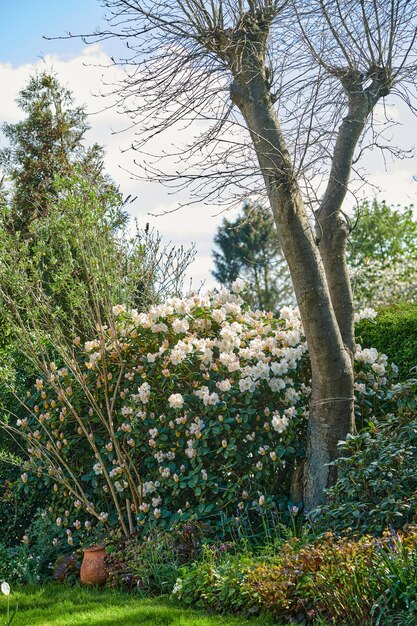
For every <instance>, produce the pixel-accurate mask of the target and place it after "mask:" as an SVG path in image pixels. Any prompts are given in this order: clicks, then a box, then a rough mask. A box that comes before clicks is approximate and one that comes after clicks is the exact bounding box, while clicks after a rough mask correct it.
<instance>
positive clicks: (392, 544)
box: [374, 528, 417, 626]
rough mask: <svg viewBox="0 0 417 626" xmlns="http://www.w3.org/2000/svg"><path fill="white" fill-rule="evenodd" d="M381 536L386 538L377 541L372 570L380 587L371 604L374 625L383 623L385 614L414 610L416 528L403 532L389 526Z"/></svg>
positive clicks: (416, 595)
mask: <svg viewBox="0 0 417 626" xmlns="http://www.w3.org/2000/svg"><path fill="white" fill-rule="evenodd" d="M385 537H386V539H387V541H385V542H383V543H380V542H378V543H377V559H378V561H379V566H378V567H377V568H376V570H375V571H376V578H377V581H378V586H379V588H380V589H381V596H380V598H379V600H378V603H377V605H376V606H375V607H374V613H375V615H376V624H377V626H378V625H379V624H385V620H386V616H387V615H390V614H392V613H393V612H394V613H397V612H398V613H399V614H400V615H402V616H405V615H408V616H411V615H414V616H416V614H417V531H416V530H415V529H414V530H413V531H410V532H409V533H407V535H406V536H404V535H402V534H399V533H397V532H396V531H395V530H394V529H393V528H391V529H389V532H388V533H386V535H385ZM410 619H411V617H410ZM410 623H411V622H410ZM414 623H415V622H414Z"/></svg>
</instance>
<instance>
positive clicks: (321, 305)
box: [231, 59, 354, 510]
mask: <svg viewBox="0 0 417 626" xmlns="http://www.w3.org/2000/svg"><path fill="white" fill-rule="evenodd" d="M242 67H246V68H247V67H251V64H250V62H248V59H245V63H242ZM252 68H253V71H252V72H249V73H246V74H245V73H244V72H242V71H240V72H236V73H235V80H234V83H233V84H232V86H231V97H232V100H233V102H234V103H235V104H236V105H237V106H238V107H239V109H240V111H241V112H242V115H243V116H244V118H245V121H246V124H247V127H248V129H249V131H250V133H251V136H252V140H253V143H254V147H255V150H256V154H257V157H258V161H259V165H260V169H261V171H262V173H263V176H264V179H265V185H266V189H267V192H268V196H269V200H270V205H271V208H272V212H273V215H274V218H275V222H276V225H277V230H278V236H279V240H280V243H281V246H282V250H283V253H284V256H285V258H286V260H287V263H288V266H289V269H290V273H291V277H292V280H293V284H294V289H295V293H296V298H297V303H298V306H299V309H300V314H301V318H302V321H303V325H304V330H305V334H306V339H307V343H308V347H309V353H310V358H311V365H312V372H313V376H312V401H311V408H310V420H309V429H308V449H307V458H306V464H305V492H304V502H305V507H306V509H307V510H311V509H313V508H315V507H316V506H317V505H318V504H320V503H322V502H323V501H324V498H325V495H324V489H325V488H326V487H329V486H331V485H332V484H333V482H334V479H335V473H334V470H333V469H332V468H330V467H329V466H328V465H327V464H328V463H329V462H331V461H333V460H334V459H335V458H336V457H337V442H338V440H340V439H343V438H345V437H346V435H347V433H348V432H350V431H351V430H352V429H353V424H354V413H353V367H352V360H351V356H350V353H349V349H348V348H347V347H346V346H345V343H344V341H343V339H342V335H341V332H340V330H339V325H338V321H337V318H336V315H335V311H334V308H333V305H332V301H331V296H330V293H329V289H328V285H327V280H326V275H325V269H324V266H323V262H322V259H321V257H320V253H319V250H318V247H317V245H316V242H315V239H314V235H313V232H312V229H311V226H310V224H309V220H308V217H307V213H306V211H305V207H304V204H303V201H302V198H301V194H300V191H299V188H298V184H297V181H296V179H295V175H294V171H293V167H292V163H291V160H290V157H289V154H288V150H287V148H286V145H285V142H284V138H283V136H282V132H281V129H280V125H279V120H278V117H277V115H276V113H275V111H274V108H273V106H272V103H271V100H270V95H269V92H268V89H267V88H266V86H265V79H264V77H263V68H262V67H260V66H259V65H258V66H257V65H256V62H255V65H254V63H253V62H252Z"/></svg>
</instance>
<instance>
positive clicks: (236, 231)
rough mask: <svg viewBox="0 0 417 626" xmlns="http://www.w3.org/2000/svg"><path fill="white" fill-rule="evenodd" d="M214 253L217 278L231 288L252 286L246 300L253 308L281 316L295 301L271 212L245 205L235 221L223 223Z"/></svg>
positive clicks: (215, 276)
mask: <svg viewBox="0 0 417 626" xmlns="http://www.w3.org/2000/svg"><path fill="white" fill-rule="evenodd" d="M214 243H215V244H216V245H217V246H218V248H219V250H214V251H213V259H214V265H215V268H216V269H215V271H214V272H213V276H214V278H216V280H218V281H219V283H220V284H221V285H226V286H227V287H228V288H230V287H231V285H232V283H233V282H234V281H235V280H236V279H237V278H243V279H244V280H245V282H246V283H247V285H248V289H247V291H246V292H245V295H244V299H245V300H246V302H247V303H248V304H249V306H251V307H252V308H254V309H256V308H258V309H262V310H264V311H274V312H277V311H278V310H279V308H280V307H281V306H283V305H285V304H290V303H292V302H293V300H294V296H293V288H292V283H291V278H290V275H289V272H288V266H287V263H286V261H285V259H284V257H283V255H282V252H281V248H280V245H279V242H278V238H277V234H276V232H275V224H274V220H273V217H272V214H271V212H270V210H269V209H267V208H265V207H262V206H259V205H258V206H252V205H250V204H245V205H244V206H243V208H242V213H241V214H240V215H239V216H238V217H237V218H236V219H235V220H233V221H230V220H228V219H227V218H224V219H223V222H222V225H221V226H219V228H218V229H217V233H216V235H215V237H214Z"/></svg>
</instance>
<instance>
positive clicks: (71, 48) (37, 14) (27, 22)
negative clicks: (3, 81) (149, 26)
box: [0, 0, 103, 65]
mask: <svg viewBox="0 0 417 626" xmlns="http://www.w3.org/2000/svg"><path fill="white" fill-rule="evenodd" d="M102 16H103V9H102V7H101V6H100V4H99V2H98V0H0V61H1V62H3V63H4V62H10V63H12V65H20V64H23V63H34V62H35V61H36V59H37V58H39V57H40V56H45V55H47V54H51V53H56V52H59V54H60V56H62V57H63V58H65V57H68V56H70V55H75V54H78V53H79V52H80V51H81V50H82V49H83V47H84V44H83V43H82V41H80V40H79V39H71V40H60V41H46V40H44V39H43V36H44V35H45V36H48V37H55V36H61V35H65V33H66V32H68V31H69V32H72V33H79V32H91V31H93V30H94V29H95V28H96V27H97V26H99V24H100V23H101V24H103V19H102Z"/></svg>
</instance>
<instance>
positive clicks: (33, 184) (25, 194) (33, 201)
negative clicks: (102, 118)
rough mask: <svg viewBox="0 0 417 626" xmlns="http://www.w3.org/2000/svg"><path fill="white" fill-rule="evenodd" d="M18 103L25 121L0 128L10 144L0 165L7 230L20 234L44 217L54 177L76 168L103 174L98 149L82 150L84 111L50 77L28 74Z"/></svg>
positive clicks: (0, 156) (0, 154) (53, 194)
mask: <svg viewBox="0 0 417 626" xmlns="http://www.w3.org/2000/svg"><path fill="white" fill-rule="evenodd" d="M17 103H18V106H19V108H20V109H21V111H23V112H24V113H25V119H24V120H23V121H21V122H18V123H16V124H3V126H2V131H3V134H4V135H5V137H6V139H7V140H8V142H9V145H8V146H7V147H6V148H3V149H2V150H1V151H0V167H1V169H2V171H3V173H4V175H5V176H6V177H7V180H8V181H9V183H11V193H10V214H9V221H8V227H9V228H10V229H12V230H13V231H15V232H18V231H22V232H24V231H26V230H27V229H28V227H29V224H30V222H31V221H32V220H33V219H36V218H37V217H44V216H45V215H46V214H47V212H48V209H49V207H50V205H51V202H53V199H54V197H56V191H55V190H54V180H55V177H56V176H64V177H65V176H69V175H70V173H71V171H72V169H73V167H74V166H75V165H76V164H78V165H79V166H80V165H81V166H83V167H84V168H85V172H86V173H87V172H90V175H91V176H94V175H97V173H101V174H102V163H101V161H102V149H101V148H100V147H99V146H97V145H94V146H92V147H91V148H87V147H86V146H85V144H84V141H83V140H84V135H85V133H86V131H87V130H88V129H89V125H88V123H87V115H86V113H85V110H84V108H83V107H79V106H75V104H74V101H73V97H72V94H71V92H70V91H69V90H68V89H66V88H65V87H63V86H62V85H61V84H60V83H59V82H58V80H57V79H56V77H55V76H53V75H52V74H50V73H47V72H42V73H40V74H38V75H35V76H32V77H31V78H30V80H29V82H28V84H27V86H26V87H25V88H24V89H22V91H21V92H20V94H19V97H18V99H17ZM97 170H99V171H97ZM102 176H103V175H102ZM103 181H104V176H103Z"/></svg>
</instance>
